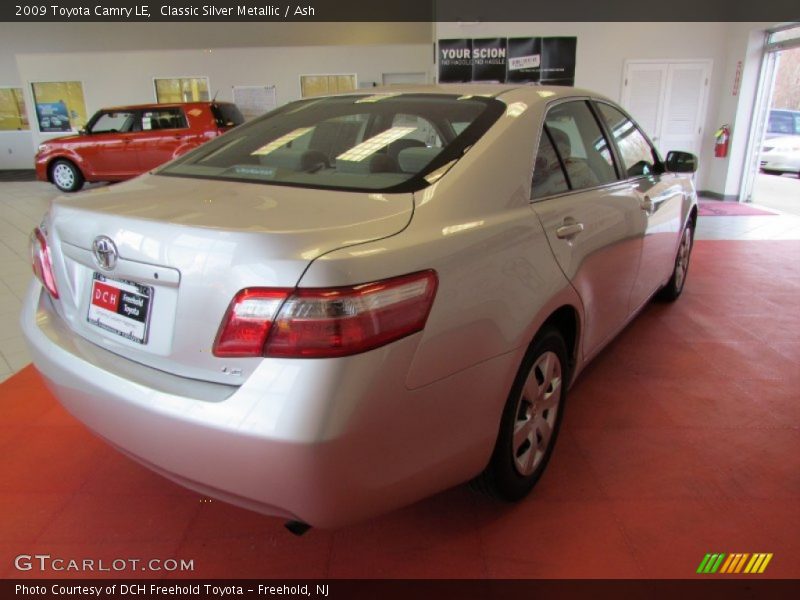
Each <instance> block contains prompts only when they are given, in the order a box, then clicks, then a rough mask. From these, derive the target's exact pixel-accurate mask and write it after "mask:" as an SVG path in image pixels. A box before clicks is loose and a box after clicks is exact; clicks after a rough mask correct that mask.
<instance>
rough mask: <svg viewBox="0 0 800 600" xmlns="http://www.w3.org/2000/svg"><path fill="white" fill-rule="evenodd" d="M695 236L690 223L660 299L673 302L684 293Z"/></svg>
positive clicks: (684, 232) (659, 294)
mask: <svg viewBox="0 0 800 600" xmlns="http://www.w3.org/2000/svg"><path fill="white" fill-rule="evenodd" d="M693 234H694V230H693V228H692V222H691V221H689V222H688V223H687V224H686V227H685V228H684V230H683V235H682V236H681V243H680V246H678V255H677V256H676V257H675V266H674V268H673V269H672V277H671V278H670V280H669V281H668V282H667V285H665V286H664V287H663V288H661V291H660V292H659V293H658V297H659V299H661V300H666V301H667V302H673V301H674V300H677V299H678V297H679V296H680V295H681V292H683V285H684V284H685V283H686V274H687V273H688V271H689V258H691V255H692V243H693V241H694V237H693Z"/></svg>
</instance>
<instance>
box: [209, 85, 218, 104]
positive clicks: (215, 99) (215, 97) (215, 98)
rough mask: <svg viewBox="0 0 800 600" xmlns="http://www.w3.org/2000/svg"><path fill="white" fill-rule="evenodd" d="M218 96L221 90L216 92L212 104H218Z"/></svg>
mask: <svg viewBox="0 0 800 600" xmlns="http://www.w3.org/2000/svg"><path fill="white" fill-rule="evenodd" d="M218 94H219V89H217V91H216V92H214V97H213V98H212V99H211V104H214V103H216V101H217V95H218Z"/></svg>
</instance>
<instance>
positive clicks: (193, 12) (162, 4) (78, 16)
mask: <svg viewBox="0 0 800 600" xmlns="http://www.w3.org/2000/svg"><path fill="white" fill-rule="evenodd" d="M798 20H800V4H799V3H798V1H797V0H700V1H698V0H663V1H661V2H658V1H651V2H642V1H641V0H605V1H601V0H403V1H402V2H386V1H383V0H377V1H374V0H373V1H372V2H369V1H365V0H306V1H303V0H300V1H296V0H292V1H291V2H289V1H287V0H166V1H165V0H156V1H153V0H138V1H137V0H41V1H36V0H12V2H10V3H6V2H3V3H2V6H0V21H9V22H23V21H24V22H44V21H50V22H70V21H85V22H89V21H99V22H103V21H105V22H110V21H132V22H149V21H153V22H155V21H168V22H169V21H171V22H191V21H208V22H256V21H263V22H281V21H294V22H335V21H340V22H341V21H406V22H412V21H415V22H431V21H462V22H476V21H480V22H486V21H518V22H519V21H522V22H524V21H538V22H542V21H568V22H581V21H592V22H601V21H630V22H635V21H642V22H644V21H681V22H688V21H758V22H772V23H783V22H788V21H798Z"/></svg>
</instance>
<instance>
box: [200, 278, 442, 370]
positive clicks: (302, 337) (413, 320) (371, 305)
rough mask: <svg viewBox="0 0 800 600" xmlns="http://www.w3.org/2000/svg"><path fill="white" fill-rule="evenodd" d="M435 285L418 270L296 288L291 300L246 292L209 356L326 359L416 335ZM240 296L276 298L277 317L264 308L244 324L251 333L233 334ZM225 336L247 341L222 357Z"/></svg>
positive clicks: (283, 295)
mask: <svg viewBox="0 0 800 600" xmlns="http://www.w3.org/2000/svg"><path fill="white" fill-rule="evenodd" d="M436 285H437V279H436V273H435V272H434V271H423V272H421V273H414V274H412V275H405V276H402V277H394V278H392V279H386V280H383V281H377V282H373V283H366V284H362V285H357V286H352V287H340V288H330V289H316V288H312V289H298V290H295V291H294V293H292V294H291V295H290V296H289V295H288V294H287V292H286V290H245V291H244V292H240V293H239V294H238V295H237V296H236V298H235V299H234V301H233V303H232V304H231V309H229V310H228V316H227V317H226V320H225V322H224V323H223V327H222V329H221V332H220V335H218V336H217V343H216V344H215V347H214V353H215V354H216V355H217V356H262V355H263V356H276V357H294V358H302V357H305V358H326V357H335V356H347V355H350V354H358V353H359V352H365V351H366V350H371V349H373V348H377V347H379V346H383V345H385V344H388V343H389V342H393V341H395V340H398V339H400V338H402V337H405V336H407V335H410V334H412V333H415V332H417V331H420V330H421V329H422V328H423V327H424V326H425V321H426V320H427V318H428V313H429V312H430V310H431V305H432V304H433V299H434V296H435V295H436ZM245 293H249V294H253V295H254V296H253V297H258V298H262V297H267V296H268V295H269V294H280V300H279V301H278V302H277V307H280V311H279V312H278V314H277V316H272V317H269V316H267V315H266V313H268V312H269V310H270V309H267V308H265V309H264V310H263V312H264V316H262V317H261V318H260V319H257V318H254V319H252V320H251V321H250V322H247V323H246V326H247V327H248V328H252V330H253V333H252V335H250V334H247V333H246V332H244V331H243V332H242V334H238V333H236V330H237V329H238V328H239V325H237V324H233V320H234V317H235V315H236V314H237V313H238V311H237V309H236V306H237V302H238V301H239V299H240V297H241V296H242V295H243V294H245ZM287 296H288V298H287ZM277 307H276V308H275V310H278V308H277ZM246 312H247V311H246ZM235 318H236V320H237V321H238V320H240V319H239V318H238V317H235ZM226 337H231V338H239V337H247V338H248V340H250V343H248V344H238V345H237V346H236V347H237V348H238V349H239V350H241V353H239V352H237V353H236V354H229V353H228V354H226V353H225V352H224V350H223V352H221V351H220V350H221V341H223V340H225V338H226ZM263 340H266V344H264V342H263ZM259 342H260V345H259ZM245 346H246V347H245Z"/></svg>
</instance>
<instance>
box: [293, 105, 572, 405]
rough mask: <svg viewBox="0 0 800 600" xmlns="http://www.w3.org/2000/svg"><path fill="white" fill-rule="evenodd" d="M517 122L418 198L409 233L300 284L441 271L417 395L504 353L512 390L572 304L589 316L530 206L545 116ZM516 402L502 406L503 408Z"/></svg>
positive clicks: (328, 265)
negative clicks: (555, 315)
mask: <svg viewBox="0 0 800 600" xmlns="http://www.w3.org/2000/svg"><path fill="white" fill-rule="evenodd" d="M519 108H521V107H519V106H518V107H517V109H519ZM514 114H516V111H510V112H509V113H507V114H506V115H504V116H502V117H501V118H500V119H499V121H498V122H497V123H496V124H495V125H494V127H493V128H492V129H491V130H490V131H489V132H488V133H487V135H486V136H484V138H482V139H481V140H480V141H479V142H478V143H476V144H475V146H473V147H472V148H471V149H470V150H469V151H468V152H467V154H466V155H465V156H464V157H463V158H462V159H461V160H460V161H459V162H458V163H456V165H455V166H454V167H453V168H452V169H451V170H450V172H448V173H447V174H446V175H445V176H444V177H442V178H441V179H440V180H439V181H437V182H436V183H434V184H433V185H431V186H429V187H428V188H426V189H423V190H421V191H420V192H417V193H416V194H415V213H414V217H413V218H412V220H411V223H410V224H409V226H408V227H407V228H406V229H405V230H404V231H403V232H402V233H400V234H399V235H395V236H393V237H390V238H386V239H383V240H379V241H375V242H372V243H370V244H365V245H356V246H352V247H349V248H343V249H340V250H337V251H335V252H331V253H329V254H326V255H324V256H322V257H321V258H318V259H317V260H315V261H314V262H313V263H312V264H311V266H310V267H309V269H308V271H307V272H306V274H305V275H304V277H303V279H302V280H301V282H300V285H302V286H309V287H315V286H330V285H344V284H348V283H353V282H366V281H373V280H377V279H381V278H385V277H390V276H393V275H401V274H404V273H410V272H414V271H419V270H423V269H431V268H432V269H435V270H436V272H437V274H438V277H439V287H438V291H437V295H436V300H435V302H434V305H433V308H432V310H431V313H430V316H429V318H428V322H427V325H426V327H425V329H424V331H423V332H422V334H421V339H420V342H419V347H418V349H417V352H416V354H415V357H414V360H413V362H412V365H411V368H410V370H409V373H408V377H407V380H406V384H407V386H408V387H409V388H411V389H414V388H418V387H421V386H425V385H428V384H430V383H432V382H434V381H437V380H440V379H443V378H445V377H448V376H450V375H452V374H454V373H457V372H459V371H461V370H463V369H466V368H469V367H470V366H473V365H475V364H478V363H480V362H482V361H485V360H488V359H490V358H492V357H496V356H499V355H503V354H508V355H509V364H510V365H511V367H512V368H510V370H509V381H508V385H509V386H510V380H511V379H512V378H513V375H514V373H515V372H516V369H517V367H518V365H519V362H520V360H521V357H522V354H523V353H524V351H525V349H526V348H527V346H528V345H529V343H530V342H531V340H532V338H533V336H534V335H535V333H536V331H537V329H538V328H539V327H540V326H541V324H542V322H543V321H544V320H545V319H546V318H547V316H549V315H550V314H551V313H552V311H553V310H555V309H556V308H558V307H559V306H561V305H563V304H572V305H575V306H576V308H579V307H578V306H577V297H576V296H575V294H574V291H573V290H572V288H571V287H570V286H569V283H568V282H567V281H566V279H565V278H564V276H563V274H562V273H561V271H560V270H559V268H558V266H557V264H556V262H555V261H554V259H553V256H552V253H551V250H550V247H549V245H548V242H547V239H546V236H545V235H544V233H543V230H542V228H541V224H540V223H539V220H538V218H537V217H536V215H535V213H534V212H533V210H532V209H531V206H530V199H529V198H530V180H531V173H532V165H533V159H534V156H533V152H534V147H535V140H536V135H537V131H538V118H539V112H538V111H534V110H525V111H524V112H522V114H519V115H517V116H513V115H514ZM507 393H508V389H504V390H499V391H498V397H497V398H496V399H494V401H495V402H496V403H500V405H502V402H504V401H505V396H506V394H507ZM498 414H499V413H498Z"/></svg>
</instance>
